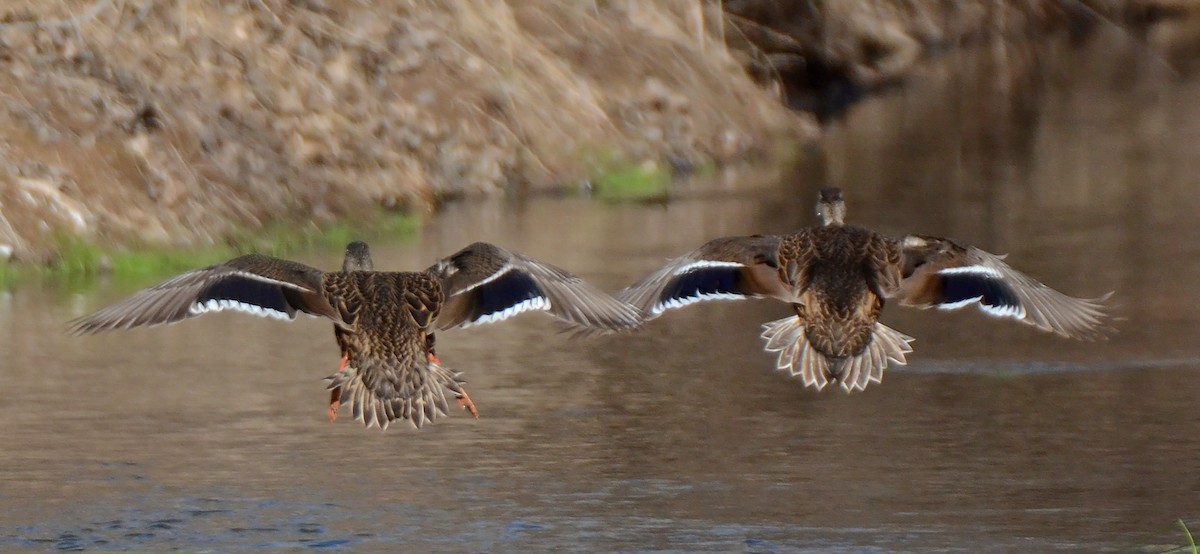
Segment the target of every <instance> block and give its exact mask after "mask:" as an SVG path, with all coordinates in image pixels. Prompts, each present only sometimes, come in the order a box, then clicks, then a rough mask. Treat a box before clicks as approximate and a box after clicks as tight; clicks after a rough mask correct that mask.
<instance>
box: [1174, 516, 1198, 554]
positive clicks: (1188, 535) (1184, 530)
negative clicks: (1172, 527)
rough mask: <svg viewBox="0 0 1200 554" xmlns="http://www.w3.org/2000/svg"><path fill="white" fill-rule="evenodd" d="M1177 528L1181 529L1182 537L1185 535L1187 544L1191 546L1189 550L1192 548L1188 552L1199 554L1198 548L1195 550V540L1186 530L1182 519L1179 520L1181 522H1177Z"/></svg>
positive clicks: (1186, 527)
mask: <svg viewBox="0 0 1200 554" xmlns="http://www.w3.org/2000/svg"><path fill="white" fill-rule="evenodd" d="M1179 526H1180V527H1182V528H1183V534H1184V535H1187V539H1188V544H1189V545H1190V546H1191V548H1192V549H1191V551H1190V552H1191V553H1192V554H1200V548H1197V547H1196V539H1195V537H1193V536H1192V532H1191V531H1189V530H1188V526H1187V524H1186V523H1184V522H1183V520H1182V519H1181V520H1179Z"/></svg>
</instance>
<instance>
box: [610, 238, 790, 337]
mask: <svg viewBox="0 0 1200 554" xmlns="http://www.w3.org/2000/svg"><path fill="white" fill-rule="evenodd" d="M781 241H782V238H781V237H779V236H763V235H754V236H748V237H724V238H719V239H715V240H712V241H709V242H708V243H707V244H705V245H704V246H701V247H700V248H697V249H696V250H694V251H693V252H691V253H689V254H686V255H683V256H680V257H678V258H675V259H673V260H671V261H669V262H667V264H666V265H664V266H663V267H662V268H660V269H659V270H658V271H655V272H654V273H651V274H650V275H647V276H646V277H645V278H643V279H642V280H641V281H638V282H637V283H634V284H632V285H630V286H629V287H627V288H625V290H622V291H621V292H619V293H617V298H618V299H619V300H623V301H625V302H628V303H630V304H633V305H634V306H636V307H638V308H640V309H641V310H642V311H644V312H645V313H646V318H647V319H651V318H654V317H658V315H659V314H661V313H662V312H664V311H666V310H669V309H672V308H682V307H684V306H687V305H689V304H693V303H695V302H700V301H702V300H740V299H743V298H757V297H760V296H773V297H777V298H783V297H788V296H790V292H789V291H788V290H785V289H786V288H787V287H785V285H784V283H783V281H782V280H781V277H780V275H781V271H780V269H781V268H780V267H779V249H780V244H781ZM784 270H785V271H786V268H784Z"/></svg>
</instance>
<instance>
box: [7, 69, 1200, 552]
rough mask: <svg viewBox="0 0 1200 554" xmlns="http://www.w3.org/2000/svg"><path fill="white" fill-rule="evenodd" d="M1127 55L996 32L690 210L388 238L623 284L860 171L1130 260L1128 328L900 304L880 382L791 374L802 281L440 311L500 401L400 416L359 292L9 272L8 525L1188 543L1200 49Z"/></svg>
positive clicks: (1196, 475)
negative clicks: (1015, 49) (1159, 59)
mask: <svg viewBox="0 0 1200 554" xmlns="http://www.w3.org/2000/svg"><path fill="white" fill-rule="evenodd" d="M1115 52H1116V55H1112V54H1107V55H1100V54H1088V53H1086V52H1073V51H1070V50H1069V49H1065V48H1063V49H1053V50H1050V51H1049V52H1045V53H1042V54H1040V55H1039V58H1038V59H1036V60H1028V59H1026V60H1023V61H1020V60H1018V61H1011V62H1009V63H1008V65H1007V67H1008V68H1009V70H1010V71H1012V72H1013V73H1014V75H1009V76H1007V77H1006V76H1000V77H994V78H991V79H981V78H979V75H981V74H987V75H993V76H995V75H998V74H1000V73H1002V72H998V71H997V68H996V67H995V65H994V64H995V63H997V62H996V61H995V60H994V59H990V58H988V59H987V60H985V61H982V62H981V61H979V60H978V59H969V58H967V59H961V60H950V63H957V64H961V67H959V68H957V71H945V72H938V71H932V72H931V74H930V75H928V76H926V78H925V79H922V80H920V81H919V82H915V83H913V84H911V85H909V86H908V87H907V88H905V89H904V90H902V91H899V92H897V93H895V94H893V95H890V96H888V97H885V98H881V99H875V100H872V101H870V102H867V103H865V104H863V105H862V106H861V107H859V108H857V109H856V110H854V111H853V112H852V114H851V116H850V117H849V119H848V120H847V121H845V122H843V123H841V124H839V125H837V126H835V127H834V128H832V129H831V130H830V132H829V136H828V137H826V140H825V143H824V144H825V147H824V149H823V150H816V149H814V150H811V151H809V152H807V153H806V154H805V155H804V157H805V158H806V161H805V163H804V164H802V166H801V169H799V170H796V171H794V172H788V173H784V174H778V173H774V172H762V173H753V172H750V173H747V172H743V173H738V174H731V175H718V176H714V177H711V178H706V179H701V180H699V181H697V182H694V183H690V184H688V185H685V186H683V187H681V189H680V190H679V193H678V194H677V195H676V196H675V198H673V200H672V201H671V202H670V203H669V204H667V205H665V206H643V205H606V204H602V203H597V202H590V201H588V200H586V199H582V198H571V199H536V200H528V201H524V202H515V201H496V202H488V203H482V204H473V205H462V206H451V207H450V208H449V209H448V210H447V211H446V212H445V213H444V214H442V215H440V216H439V217H438V218H436V220H434V221H433V223H432V224H431V225H430V226H429V227H428V228H427V230H426V232H425V233H424V235H423V237H422V238H420V239H418V240H414V241H410V242H399V243H392V244H378V245H376V248H375V255H376V265H377V266H378V267H380V268H384V269H417V268H422V267H425V266H427V265H428V264H429V263H431V262H432V261H433V260H434V259H436V258H437V257H439V256H441V255H445V254H447V253H449V252H452V251H454V250H456V249H457V248H460V247H461V246H463V245H465V244H467V243H469V242H471V241H473V240H478V239H484V240H489V241H493V242H496V243H499V244H502V245H505V246H508V247H511V248H514V249H519V250H521V251H523V252H526V253H528V254H530V255H533V256H536V257H538V258H541V259H544V260H546V261H550V262H553V263H556V264H559V265H562V266H564V267H567V268H570V269H571V270H573V271H575V272H577V273H578V274H580V275H582V276H584V277H586V278H588V279H590V280H592V281H594V282H595V283H597V284H598V285H600V286H601V287H603V288H606V289H609V290H615V289H618V288H619V287H621V286H623V285H624V284H627V283H628V282H630V281H632V280H633V279H635V278H638V277H640V276H641V275H643V274H644V273H646V272H648V271H650V270H651V269H653V268H655V267H656V265H657V264H659V263H661V262H662V261H663V260H665V259H666V258H668V257H671V256H675V255H678V254H681V253H683V252H685V251H687V250H690V249H691V248H694V247H696V246H697V245H699V244H701V243H703V242H704V241H705V240H707V239H709V238H712V237H716V236H720V235H728V234H745V233H755V232H785V231H788V230H792V229H795V228H797V227H800V226H803V225H807V224H810V223H811V222H812V215H811V211H812V209H811V204H812V199H813V196H814V191H815V189H816V187H817V186H819V184H820V183H821V182H822V181H830V182H836V183H838V184H840V185H842V186H843V187H844V188H845V189H846V191H847V195H848V200H849V207H850V218H851V219H852V220H853V221H854V222H856V223H859V224H862V225H867V226H870V227H873V228H876V229H878V230H881V231H885V232H891V233H897V234H899V233H904V232H910V231H911V232H921V233H928V234H940V235H949V236H954V237H957V238H960V239H962V240H965V241H968V242H971V243H973V244H976V245H978V246H981V247H984V248H986V249H989V250H991V251H993V252H1008V253H1010V258H1009V260H1010V261H1011V262H1012V263H1013V264H1014V265H1016V266H1017V267H1019V268H1021V269H1023V270H1025V271H1027V272H1028V273H1030V274H1032V275H1034V276H1036V277H1038V278H1039V279H1041V280H1043V281H1044V282H1046V283H1049V284H1051V285H1052V286H1055V287H1056V288H1059V289H1060V290H1063V291H1065V292H1068V293H1071V294H1075V295H1081V296H1086V295H1098V294H1102V293H1104V292H1106V291H1108V290H1114V289H1115V290H1116V291H1117V295H1116V296H1115V297H1114V300H1115V302H1116V303H1117V304H1119V307H1118V308H1117V313H1118V314H1119V315H1120V316H1121V317H1122V318H1124V319H1123V320H1122V321H1119V322H1117V323H1116V326H1117V327H1118V328H1119V331H1120V332H1119V334H1117V335H1116V336H1114V337H1113V338H1112V339H1111V340H1109V341H1108V342H1102V343H1077V342H1070V341H1066V340H1060V339H1057V338H1054V337H1048V336H1044V335H1042V334H1039V333H1037V332H1035V331H1033V330H1031V329H1028V328H1025V327H1023V326H1019V325H1015V324H1011V323H1007V322H998V321H994V320H990V319H986V318H985V317H984V316H982V315H980V314H977V313H969V312H964V313H950V314H947V313H933V312H918V311H906V310H904V309H902V308H898V307H895V306H889V308H888V310H887V311H886V313H885V316H884V321H885V322H887V323H888V324H890V325H892V326H894V327H895V328H897V329H900V330H901V331H903V332H905V333H907V334H910V335H912V336H914V337H916V338H917V342H916V343H914V346H915V348H916V351H915V352H914V353H913V355H912V356H911V357H910V361H911V363H910V365H909V366H908V367H904V368H897V367H894V368H892V369H890V370H889V372H888V373H887V375H886V376H885V379H884V382H883V383H882V384H881V385H877V386H871V387H870V388H868V389H867V390H866V391H865V392H864V393H861V394H855V395H852V396H847V395H844V394H841V393H839V392H828V391H827V392H825V393H815V392H812V391H810V390H806V389H804V388H803V387H801V386H800V384H799V383H797V382H796V381H795V380H792V379H788V378H785V377H784V376H783V375H780V374H778V373H774V372H772V371H771V367H772V366H771V362H772V360H771V358H770V357H769V356H768V355H766V354H765V353H763V352H762V350H761V342H760V340H759V339H758V336H757V334H758V332H759V325H760V324H761V323H762V322H765V321H769V320H772V319H775V318H778V317H782V315H784V314H785V311H786V310H785V309H784V308H783V307H782V306H779V305H773V304H771V303H768V302H741V303H723V302H712V303H708V304H705V305H701V306H693V307H690V308H688V309H685V310H679V311H675V312H672V313H670V314H669V317H664V318H661V319H659V320H657V321H655V322H653V323H652V324H651V325H649V326H648V327H647V328H646V329H645V330H644V331H642V332H640V333H638V334H635V335H630V336H625V337H618V338H602V339H599V340H594V341H588V342H577V341H569V340H566V339H565V338H564V337H563V336H561V335H558V334H557V327H556V326H555V325H554V324H553V323H552V322H551V321H550V320H549V319H548V318H545V317H542V316H536V315H523V316H520V317H518V318H515V319H513V320H510V321H507V322H505V323H503V324H499V325H489V326H485V327H480V328H473V329H468V330H461V331H453V332H447V333H444V334H442V335H440V337H439V339H440V340H439V350H440V353H441V355H442V358H443V360H444V361H445V362H446V363H447V364H448V365H450V366H452V367H455V368H456V369H460V370H463V371H465V372H466V375H467V378H468V379H469V381H470V387H469V388H470V390H471V394H472V397H473V398H474V400H475V401H476V403H477V404H478V406H479V409H480V414H481V419H479V420H478V421H474V420H471V419H469V418H468V417H465V415H464V414H462V413H455V414H452V415H451V416H450V417H448V418H445V419H442V420H439V422H438V423H436V424H434V425H432V426H430V427H427V428H425V429H423V430H421V431H419V432H418V431H414V430H412V429H411V428H408V427H405V426H398V427H394V428H392V429H390V430H389V431H387V432H379V431H377V430H365V429H363V428H362V427H361V425H359V424H357V423H355V422H353V421H350V420H349V419H348V418H347V417H345V416H343V419H342V420H340V421H338V422H337V423H334V424H330V423H328V422H326V421H325V416H324V413H325V400H326V393H325V391H324V389H323V384H322V382H321V378H322V377H324V376H325V375H327V374H329V373H331V372H332V370H333V369H334V368H335V367H336V364H337V359H336V358H337V356H336V351H335V347H334V342H333V338H332V336H331V333H330V326H329V325H328V324H326V323H324V322H321V321H318V320H315V319H301V320H298V321H296V322H293V323H290V324H286V323H280V322H276V321H268V320H260V319H256V318H252V317H248V316H242V315H238V314H219V315H213V316H206V317H203V318H199V319H197V320H193V321H189V322H186V323H184V324H180V325H175V326H171V327H167V328H159V329H150V330H136V331H130V332H123V333H113V334H109V335H104V336H100V337H88V338H71V337H67V336H65V335H64V334H63V328H64V322H65V321H67V320H68V319H70V318H72V317H76V316H79V315H82V314H84V313H86V312H88V311H90V310H92V309H95V308H98V307H100V306H101V305H103V304H105V303H108V302H110V301H113V300H116V299H118V298H119V297H121V296H123V295H125V294H128V293H129V292H131V291H132V288H131V287H132V285H129V286H112V285H105V284H101V285H99V286H97V287H94V288H92V289H89V290H88V291H87V292H85V293H68V292H64V291H62V290H60V289H58V288H56V287H55V286H54V285H53V284H46V285H44V286H26V287H22V288H21V289H19V290H17V291H15V292H13V293H5V294H3V295H2V296H0V351H2V352H3V358H2V361H0V377H2V382H3V385H2V387H3V388H2V390H3V394H2V395H0V413H2V414H3V416H2V425H0V444H3V448H2V449H0V549H2V550H14V549H16V550H19V549H30V550H152V551H162V550H170V549H182V550H185V551H214V552H226V551H241V550H251V549H280V550H289V549H303V548H331V549H353V550H359V551H411V552H424V551H448V552H485V551H486V552H527V551H653V552H696V551H723V552H755V553H765V552H910V551H921V552H926V551H929V552H1047V551H1078V552H1103V551H1112V552H1127V551H1145V550H1147V549H1148V550H1150V551H1154V548H1156V546H1155V545H1168V546H1169V545H1173V544H1175V545H1177V544H1180V543H1182V542H1184V541H1185V538H1184V536H1183V534H1182V532H1181V531H1180V530H1179V529H1178V528H1176V527H1175V526H1174V521H1175V520H1176V519H1179V518H1182V519H1184V520H1185V521H1188V522H1190V523H1191V524H1192V527H1193V529H1200V433H1198V432H1197V430H1198V429H1200V409H1197V399H1198V398H1200V346H1197V345H1196V342H1195V341H1196V334H1197V330H1200V315H1198V310H1197V302H1196V293H1195V286H1194V284H1195V283H1196V282H1198V281H1200V234H1198V233H1197V232H1196V230H1195V222H1196V217H1197V214H1200V186H1198V185H1200V177H1197V175H1200V165H1198V164H1200V150H1198V148H1200V147H1198V146H1197V144H1200V102H1196V100H1195V99H1196V98H1200V80H1197V79H1196V78H1191V77H1189V76H1187V75H1180V74H1177V73H1173V72H1171V71H1169V70H1168V69H1167V68H1165V67H1163V66H1162V65H1160V64H1157V63H1156V60H1154V59H1149V60H1147V59H1146V57H1147V56H1146V54H1145V53H1144V52H1141V51H1139V50H1138V49H1136V48H1117V49H1116V50H1115ZM1012 66H1019V67H1015V68H1014V67H1012ZM963 75H967V76H968V77H963ZM971 75H975V77H970V76H971ZM972 80H974V81H980V82H983V84H971V85H967V84H964V83H966V82H971V81H972ZM997 98H1005V99H1006V100H1005V101H1004V102H1002V104H1003V105H1002V106H999V107H997V106H996V105H995V103H996V99H997ZM735 182H736V183H738V184H737V186H735V185H734V183H735ZM302 259H303V260H304V261H307V262H309V263H312V264H314V265H318V266H320V267H325V268H334V267H337V266H338V264H339V263H340V253H339V252H313V253H310V254H308V255H306V256H303V257H302ZM144 284H147V283H138V285H144Z"/></svg>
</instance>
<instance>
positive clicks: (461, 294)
mask: <svg viewBox="0 0 1200 554" xmlns="http://www.w3.org/2000/svg"><path fill="white" fill-rule="evenodd" d="M427 271H429V272H431V273H433V274H434V275H437V276H439V277H440V278H441V280H442V289H443V291H444V293H445V295H446V302H445V304H444V305H443V306H442V312H441V315H439V316H438V321H437V327H438V329H449V328H451V327H469V326H471V325H475V324H480V323H491V322H494V321H500V320H503V319H508V318H509V317H512V316H514V315H517V314H519V313H522V312H527V311H534V310H537V311H545V312H549V313H550V315H552V316H554V317H556V318H558V319H561V320H563V321H566V322H568V323H570V324H572V325H574V326H577V327H582V328H584V329H588V330H593V331H617V330H622V329H631V328H633V327H636V326H637V325H638V324H639V323H640V321H641V314H640V313H639V312H638V311H637V309H636V308H634V307H633V306H630V305H629V304H626V303H624V302H621V301H619V300H617V299H615V298H613V297H611V296H609V295H608V294H605V293H604V292H602V291H600V290H599V289H597V288H595V287H593V286H591V285H589V284H587V283H586V282H584V281H583V280H582V279H580V278H579V277H576V276H574V275H572V274H570V273H568V272H566V271H564V270H562V269H559V268H557V267H554V266H552V265H549V264H544V263H541V262H539V261H537V260H534V259H533V258H529V257H527V256H523V255H521V254H516V253H513V252H509V251H508V250H505V249H503V248H500V247H499V246H495V245H492V244H488V243H484V242H477V243H475V244H472V245H470V246H467V247H466V248H463V249H462V250H459V251H458V252H456V253H454V254H453V255H452V256H450V257H448V258H444V259H442V260H440V261H438V263H437V264H435V265H434V266H433V267H431V268H429V269H428V270H427Z"/></svg>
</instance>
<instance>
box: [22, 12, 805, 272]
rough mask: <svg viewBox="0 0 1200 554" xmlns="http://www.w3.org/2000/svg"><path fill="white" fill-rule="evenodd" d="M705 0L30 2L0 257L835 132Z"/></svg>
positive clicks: (396, 201) (732, 155) (219, 235)
mask: <svg viewBox="0 0 1200 554" xmlns="http://www.w3.org/2000/svg"><path fill="white" fill-rule="evenodd" d="M700 8H701V4H700V3H697V2H694V1H667V2H655V3H643V2H636V1H631V2H591V1H538V2H504V1H492V0H480V1H474V2H470V1H460V2H436V1H432V0H428V1H426V0H392V1H380V2H369V3H368V2H361V1H353V0H344V1H337V0H326V1H324V2H322V1H319V0H313V1H307V2H305V1H281V0H246V1H240V0H239V1H225V2H188V1H171V2H163V1H154V0H144V1H138V0H57V1H44V0H18V1H16V2H12V1H10V2H6V3H5V4H4V6H3V7H2V8H0V20H2V23H0V75H3V76H2V77H0V166H2V168H3V169H2V170H0V245H3V246H4V247H5V248H6V249H7V250H8V251H9V252H10V253H11V254H12V255H14V256H16V257H17V258H18V259H32V260H39V261H48V260H51V259H52V258H53V256H55V255H56V250H57V249H58V248H60V246H61V244H62V243H63V242H64V240H73V239H83V240H88V241H95V242H99V243H102V244H114V243H116V244H121V243H133V244H143V245H174V244H208V243H219V242H221V241H223V240H225V239H226V238H227V237H228V236H230V235H231V234H232V233H236V232H238V231H239V230H245V229H255V228H261V227H264V226H267V225H268V224H269V223H270V222H272V221H276V222H281V221H282V222H288V221H293V222H309V221H316V222H318V223H320V222H329V221H334V220H338V219H343V218H348V217H351V216H355V217H358V214H366V216H372V215H375V214H378V213H380V212H381V211H385V210H421V209H425V208H426V207H428V206H431V205H433V204H435V203H436V202H437V201H438V200H440V199H443V198H447V197H454V196H459V195H472V194H488V193H495V192H499V191H505V190H510V189H540V188H546V187H555V186H562V185H563V184H574V183H576V182H578V180H580V179H582V178H586V177H588V176H589V175H591V174H593V173H595V172H597V171H602V170H604V169H605V166H606V165H613V164H633V163H642V162H646V161H650V162H652V163H659V164H663V166H664V167H665V166H666V164H667V163H668V162H669V163H672V164H676V165H679V164H682V165H685V166H686V165H688V164H692V163H707V162H709V161H718V162H722V161H729V160H736V159H738V158H740V157H742V156H744V155H745V154H746V153H747V152H750V151H752V150H753V149H755V148H760V147H762V146H764V145H765V144H766V143H767V141H768V140H769V139H770V138H771V137H773V136H778V135H781V134H782V135H790V136H793V137H800V136H805V135H806V133H809V132H811V127H806V126H805V125H804V123H805V121H804V120H803V119H802V118H799V117H796V116H794V115H789V114H788V113H787V112H786V110H784V109H783V108H782V107H780V106H779V105H778V102H776V101H774V99H773V98H772V97H771V95H770V94H769V93H768V92H766V91H764V90H763V89H761V87H758V86H756V85H755V84H754V83H753V82H751V81H750V80H749V79H748V78H746V76H745V75H744V73H743V72H742V70H741V68H740V66H739V65H738V64H737V62H736V61H734V60H733V59H732V57H731V56H729V55H728V54H727V53H726V52H725V49H724V46H723V43H722V41H721V40H719V38H717V37H719V34H718V33H719V32H720V31H719V27H718V26H715V25H713V24H712V22H711V21H710V20H709V18H708V17H706V14H705V12H704V11H703V10H701V9H700Z"/></svg>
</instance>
